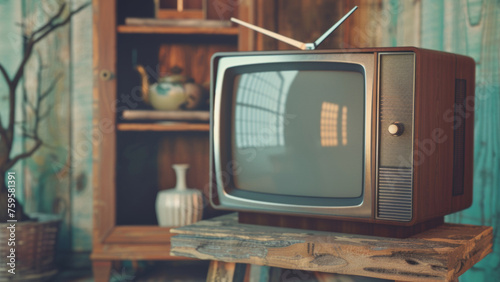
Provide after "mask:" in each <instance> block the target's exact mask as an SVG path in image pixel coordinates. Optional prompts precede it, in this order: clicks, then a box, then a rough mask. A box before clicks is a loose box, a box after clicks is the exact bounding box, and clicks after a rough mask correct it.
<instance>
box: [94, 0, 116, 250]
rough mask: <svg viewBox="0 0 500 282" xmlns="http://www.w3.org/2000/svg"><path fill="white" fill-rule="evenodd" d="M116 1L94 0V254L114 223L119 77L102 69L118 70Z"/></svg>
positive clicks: (114, 71) (100, 246)
mask: <svg viewBox="0 0 500 282" xmlns="http://www.w3.org/2000/svg"><path fill="white" fill-rule="evenodd" d="M115 9H116V7H115V1H101V0H94V1H93V12H94V13H93V15H94V18H93V43H94V53H93V76H94V81H95V82H96V83H95V84H94V91H93V101H94V107H95V108H94V113H93V120H92V123H93V126H94V128H96V129H98V133H99V134H100V136H101V138H100V139H98V140H95V141H94V142H93V150H92V156H93V160H94V164H93V171H92V173H93V185H92V186H93V187H94V189H93V224H94V228H93V236H92V237H93V250H92V251H93V254H92V256H93V255H94V252H98V251H100V250H101V249H102V248H103V246H102V242H103V241H104V239H105V238H106V236H107V235H108V234H109V232H110V231H111V229H112V228H113V226H114V222H115V218H116V216H115V214H116V208H115V207H116V206H115V205H116V202H115V189H116V187H115V165H116V163H115V162H116V159H115V158H116V152H115V142H116V132H115V119H116V116H115V109H113V108H112V107H113V105H114V104H113V102H114V101H115V100H116V81H115V80H101V79H100V76H99V75H100V72H101V71H102V70H109V71H110V72H111V73H116V70H115V67H116V57H115V56H114V54H115V52H116V36H115V28H116V21H115V20H116V19H115V14H114V13H110V12H109V11H115Z"/></svg>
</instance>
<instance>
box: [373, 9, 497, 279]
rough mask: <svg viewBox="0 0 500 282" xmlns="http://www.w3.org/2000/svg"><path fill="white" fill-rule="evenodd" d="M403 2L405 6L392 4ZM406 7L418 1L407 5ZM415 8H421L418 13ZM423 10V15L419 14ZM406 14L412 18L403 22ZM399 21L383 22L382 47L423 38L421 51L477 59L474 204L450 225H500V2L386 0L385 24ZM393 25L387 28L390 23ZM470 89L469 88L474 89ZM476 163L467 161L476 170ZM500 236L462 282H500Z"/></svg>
mask: <svg viewBox="0 0 500 282" xmlns="http://www.w3.org/2000/svg"><path fill="white" fill-rule="evenodd" d="M396 2H399V3H403V2H405V3H404V5H402V6H397V7H396V6H394V5H391V3H392V4H394V3H396ZM406 2H412V4H411V5H410V4H407V3H406ZM413 5H416V6H418V7H419V8H418V9H416V8H415V7H412V6H413ZM416 10H419V13H414V12H415V11H416ZM402 14H405V15H406V17H405V18H404V19H403V17H402ZM393 17H398V19H400V20H399V21H401V20H403V21H406V22H415V24H413V25H406V24H398V23H397V22H394V21H379V22H378V23H379V24H378V29H380V30H381V31H382V32H381V34H382V35H390V36H383V37H381V38H382V39H383V40H382V42H380V44H378V45H377V46H395V44H397V45H399V46H401V45H406V44H408V43H407V42H405V40H404V35H405V34H406V35H410V34H414V35H415V36H417V35H418V37H419V41H418V42H416V43H415V45H416V46H417V47H418V46H420V47H424V48H431V49H436V50H441V51H448V52H453V53H459V54H463V55H467V56H471V57H472V58H474V60H475V63H476V83H475V92H476V98H475V102H476V105H475V115H474V116H475V117H474V119H475V121H474V124H475V129H474V152H473V155H474V156H473V158H474V161H473V165H474V177H473V186H474V192H473V203H472V206H471V207H470V208H469V209H467V210H465V211H462V212H459V213H456V214H453V215H450V216H448V217H447V221H450V222H456V223H466V224H474V223H479V224H483V225H490V226H493V227H494V228H495V229H497V228H498V227H499V226H500V220H499V218H500V217H499V216H498V215H499V214H500V204H499V200H500V197H499V194H498V187H500V174H499V173H498V172H499V171H500V155H499V154H497V153H495V152H498V151H500V141H499V140H500V135H499V134H500V133H499V132H500V122H499V121H500V110H499V109H500V107H499V105H500V101H499V95H498V93H500V86H499V85H500V81H499V77H500V75H499V73H500V63H499V62H500V57H499V53H498V50H499V49H500V34H499V33H498V26H499V25H500V3H498V1H492V0H486V1H478V0H467V1H433V0H422V1H390V0H384V1H383V6H382V9H381V13H380V14H379V19H381V20H382V19H391V18H393ZM386 22H387V24H386ZM468 86H469V85H468ZM471 164H472V161H467V165H471ZM499 239H500V233H498V232H495V239H494V240H495V241H494V242H495V243H494V253H493V254H492V255H490V256H488V258H486V259H485V260H483V261H481V262H480V263H479V264H478V265H477V266H476V267H473V268H472V269H471V270H469V271H468V272H467V273H465V274H464V275H463V276H462V278H463V280H462V281H478V280H484V279H489V280H492V281H493V280H500V272H499V271H498V269H499V264H498V261H499V257H500V252H499V248H498V247H497V246H498V245H499V242H500V241H499Z"/></svg>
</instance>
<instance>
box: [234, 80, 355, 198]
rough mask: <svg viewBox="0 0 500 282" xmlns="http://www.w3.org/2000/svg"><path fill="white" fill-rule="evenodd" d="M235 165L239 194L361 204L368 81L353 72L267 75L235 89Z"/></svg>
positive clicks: (236, 83)
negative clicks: (355, 200) (354, 200)
mask: <svg viewBox="0 0 500 282" xmlns="http://www.w3.org/2000/svg"><path fill="white" fill-rule="evenodd" d="M233 95H234V97H235V99H233V103H234V104H233V109H234V111H233V117H232V118H233V119H232V121H233V123H232V130H231V132H232V142H233V146H232V159H233V160H234V161H236V163H237V165H238V167H239V172H238V174H237V175H234V178H233V179H234V182H235V185H236V187H237V188H238V189H241V190H247V191H253V192H260V193H272V194H278V195H296V196H315V197H335V198H342V197H359V196H361V194H362V186H363V158H364V147H363V146H364V135H363V134H364V108H365V101H364V99H365V93H364V76H363V74H362V73H360V72H355V71H308V70H304V71H297V70H295V71H268V72H255V73H245V74H241V75H237V76H236V78H235V81H234V92H233Z"/></svg>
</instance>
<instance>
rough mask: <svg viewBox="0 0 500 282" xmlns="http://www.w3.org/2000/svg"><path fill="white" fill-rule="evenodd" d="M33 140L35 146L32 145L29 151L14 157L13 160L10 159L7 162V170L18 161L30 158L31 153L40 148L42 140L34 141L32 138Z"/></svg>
mask: <svg viewBox="0 0 500 282" xmlns="http://www.w3.org/2000/svg"><path fill="white" fill-rule="evenodd" d="M34 140H35V144H34V145H33V147H31V149H29V150H28V151H26V152H24V153H22V154H19V155H17V156H15V157H14V158H12V159H10V160H9V161H8V162H7V165H6V166H7V170H8V169H9V168H11V167H13V166H14V164H16V163H17V162H18V161H19V160H21V159H24V158H28V157H30V156H31V155H33V153H35V151H36V150H38V148H40V146H42V144H43V142H42V140H40V139H36V138H34Z"/></svg>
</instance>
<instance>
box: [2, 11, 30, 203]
mask: <svg viewBox="0 0 500 282" xmlns="http://www.w3.org/2000/svg"><path fill="white" fill-rule="evenodd" d="M0 19H2V21H1V23H0V38H3V40H0V64H2V65H3V66H4V67H5V69H6V70H7V72H8V74H9V75H10V77H12V76H14V72H15V71H16V70H17V67H18V65H19V62H20V61H21V56H22V52H21V50H22V46H23V42H22V37H21V34H20V30H21V29H20V28H19V26H18V25H16V23H20V22H21V21H22V5H21V2H20V1H0ZM21 91H22V87H19V88H18V89H17V96H18V97H19V96H20V95H21ZM8 93H9V92H8V87H7V84H6V83H5V80H4V79H3V77H1V78H0V116H1V119H2V122H3V126H4V127H5V126H7V124H8V122H9V120H8V119H9V115H8V109H9V100H8ZM16 108H17V110H16V121H21V120H22V119H23V107H22V103H21V101H20V99H17V101H16ZM0 138H1V137H0ZM23 145H24V139H23V137H22V136H21V135H20V134H19V132H15V137H14V146H13V148H12V154H18V153H20V152H22V151H23ZM0 154H1V152H0ZM23 170H24V161H20V162H18V163H17V164H16V165H15V166H14V167H13V168H12V169H11V171H15V172H16V174H17V175H18V178H17V179H16V186H17V187H18V189H17V193H16V198H17V200H18V201H19V202H20V203H25V197H24V194H25V191H24V190H23V188H22V187H24V181H23V180H24V178H23V177H22V176H23Z"/></svg>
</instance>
